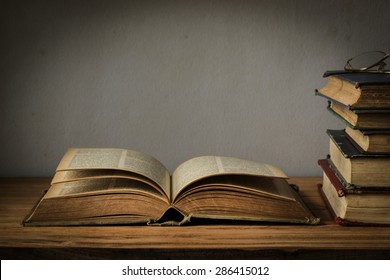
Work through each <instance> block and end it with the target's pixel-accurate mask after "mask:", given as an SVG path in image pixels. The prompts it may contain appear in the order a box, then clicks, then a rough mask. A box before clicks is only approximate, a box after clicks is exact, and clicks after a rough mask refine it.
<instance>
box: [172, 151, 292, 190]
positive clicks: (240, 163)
mask: <svg viewBox="0 0 390 280" xmlns="http://www.w3.org/2000/svg"><path fill="white" fill-rule="evenodd" d="M222 174H224V175H228V174H246V175H253V176H264V177H273V178H287V175H286V174H285V173H284V172H283V171H282V170H280V169H279V168H277V167H275V166H272V165H269V164H265V163H259V162H253V161H249V160H244V159H239V158H233V157H218V156H202V157H197V158H193V159H190V160H188V161H186V162H184V163H182V164H181V165H179V166H178V167H177V168H176V170H175V171H174V173H173V175H172V197H175V196H176V195H177V194H178V193H179V192H180V190H181V189H183V188H184V187H186V186H187V185H189V184H191V183H193V182H195V181H197V180H199V179H202V178H206V177H210V176H214V175H222Z"/></svg>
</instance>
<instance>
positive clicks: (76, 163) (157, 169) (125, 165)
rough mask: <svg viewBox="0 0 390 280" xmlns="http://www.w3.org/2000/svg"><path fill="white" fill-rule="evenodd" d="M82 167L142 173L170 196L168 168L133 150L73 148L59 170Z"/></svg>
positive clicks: (64, 158)
mask: <svg viewBox="0 0 390 280" xmlns="http://www.w3.org/2000/svg"><path fill="white" fill-rule="evenodd" d="M81 169H117V170H125V171H130V172H133V173H137V174H140V175H142V176H145V177H146V178H148V179H150V180H152V181H154V182H155V183H156V184H157V185H159V186H160V187H161V188H162V190H163V191H164V192H165V193H166V194H167V196H168V198H170V176H169V172H168V170H167V169H166V168H165V167H164V165H163V164H162V163H160V162H159V161H158V160H157V159H155V158H153V157H151V156H149V155H147V154H145V153H142V152H137V151H133V150H126V149H107V148H103V149H99V148H71V149H69V150H68V151H67V152H66V154H65V155H64V157H63V158H62V160H61V162H60V163H59V165H58V167H57V171H64V170H81Z"/></svg>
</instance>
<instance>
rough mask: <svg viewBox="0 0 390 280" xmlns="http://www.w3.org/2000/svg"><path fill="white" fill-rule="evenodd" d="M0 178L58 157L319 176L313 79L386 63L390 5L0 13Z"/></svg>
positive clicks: (256, 4)
mask: <svg viewBox="0 0 390 280" xmlns="http://www.w3.org/2000/svg"><path fill="white" fill-rule="evenodd" d="M0 5H1V12H0V16H1V19H0V20H1V29H0V30H1V31H0V32H1V34H0V35H1V46H0V59H1V60H0V62H1V67H0V72H1V73H0V74H1V75H0V91H1V101H0V102H1V104H0V112H1V118H0V133H1V140H0V141H1V143H0V144H1V145H0V149H1V151H0V152H1V158H2V160H1V161H0V176H51V175H53V173H54V170H55V168H56V166H57V163H58V161H59V160H60V158H61V156H62V155H63V153H64V152H65V151H66V149H67V148H68V147H123V148H130V149H135V150H140V151H144V152H146V153H149V154H151V155H153V156H155V157H156V158H158V159H159V160H160V161H162V162H163V163H164V164H166V166H167V167H168V168H169V169H170V171H172V170H173V169H174V168H175V166H177V165H178V164H179V163H180V162H182V161H184V160H186V159H188V158H190V157H193V156H198V155H205V154H212V155H226V156H237V157H241V158H246V159H251V160H255V161H262V162H267V163H270V164H274V165H277V166H279V167H281V168H282V169H283V170H284V171H285V172H286V173H287V174H288V175H290V176H297V175H320V174H321V172H320V169H319V167H318V166H317V163H316V162H317V159H319V158H323V157H325V156H326V154H327V151H328V138H327V136H326V134H325V130H326V129H327V128H341V127H343V125H342V124H341V123H340V122H339V121H338V120H337V119H335V118H334V117H333V116H331V115H330V114H329V113H328V112H327V111H326V105H327V102H326V100H325V99H322V98H320V97H315V96H314V89H315V88H317V87H320V86H322V85H323V84H324V83H325V80H324V79H323V78H322V74H323V72H324V71H325V70H328V69H340V68H341V67H343V65H344V62H345V60H346V59H347V58H349V57H351V56H353V55H355V54H358V53H360V52H363V51H367V50H384V51H390V49H389V47H390V36H389V26H390V20H389V11H390V1H386V0H385V1H369V2H368V1H350V0H347V1H339V0H332V1H309V0H305V1H275V0H272V1H166V0H164V1H1V4H0Z"/></svg>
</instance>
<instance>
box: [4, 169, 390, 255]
mask: <svg viewBox="0 0 390 280" xmlns="http://www.w3.org/2000/svg"><path fill="white" fill-rule="evenodd" d="M289 181H290V183H294V184H297V185H298V186H299V188H300V193H301V196H302V198H303V200H304V201H305V202H306V203H307V205H308V207H309V208H310V209H311V210H312V212H313V213H314V214H315V215H316V216H317V217H320V218H321V223H320V224H319V225H316V226H310V225H275V224H263V225H193V226H182V227H156V226H155V227H150V226H70V227H23V226H22V225H21V221H22V219H23V218H24V217H25V216H26V215H27V214H28V212H29V211H30V210H31V208H32V207H33V206H34V204H35V203H36V202H37V201H38V199H39V197H40V196H41V194H42V191H43V190H45V189H48V187H49V185H50V178H1V179H0V255H1V256H2V259H3V258H28V259H30V258H60V259H63V258H65V259H66V258H83V259H84V258H99V259H100V258H111V259H113V258H115V259H116V258H144V259H145V258H148V259H151V258H200V259H204V258H251V259H253V258H271V259H276V258H278V259H279V258H301V259H302V258H316V259H318V258H326V259H328V258H375V259H378V258H381V259H384V258H389V257H390V228H389V227H345V226H340V225H337V224H335V223H334V222H333V219H332V217H331V215H330V214H329V212H328V211H327V209H326V208H325V205H324V203H323V201H322V200H321V198H320V196H319V193H318V189H317V184H318V183H321V181H322V179H321V177H293V178H291V179H290V180H289Z"/></svg>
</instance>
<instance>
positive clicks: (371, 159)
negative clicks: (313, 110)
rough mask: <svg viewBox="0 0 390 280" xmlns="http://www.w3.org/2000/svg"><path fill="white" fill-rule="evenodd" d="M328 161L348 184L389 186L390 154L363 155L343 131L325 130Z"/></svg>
mask: <svg viewBox="0 0 390 280" xmlns="http://www.w3.org/2000/svg"><path fill="white" fill-rule="evenodd" d="M327 133H328V135H329V137H330V148H329V153H330V160H331V162H332V163H333V165H334V166H335V167H336V168H337V170H338V172H339V173H340V174H341V176H342V177H343V178H344V179H345V181H346V182H347V183H348V184H352V185H357V186H367V187H388V186H390V172H389V170H390V154H376V153H363V152H361V151H360V150H359V149H357V148H356V146H354V145H353V144H352V142H351V141H350V140H349V139H348V137H347V135H346V133H345V131H344V130H327Z"/></svg>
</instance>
